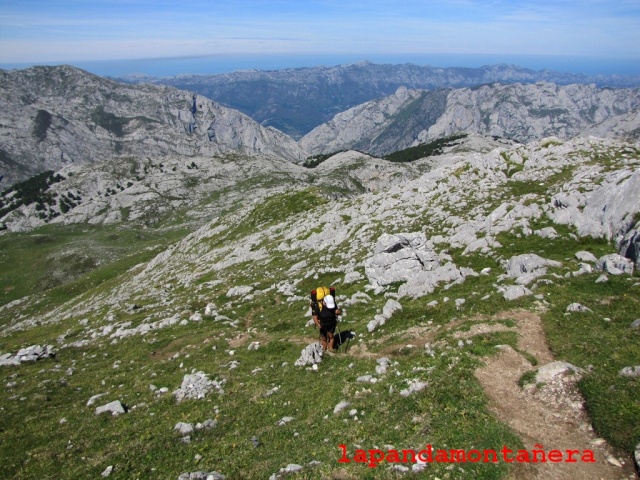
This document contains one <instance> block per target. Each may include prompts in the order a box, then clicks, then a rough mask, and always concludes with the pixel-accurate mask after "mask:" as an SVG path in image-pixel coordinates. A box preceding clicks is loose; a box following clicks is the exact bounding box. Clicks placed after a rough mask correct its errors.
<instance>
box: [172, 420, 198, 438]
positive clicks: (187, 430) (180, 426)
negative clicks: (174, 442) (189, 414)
mask: <svg viewBox="0 0 640 480" xmlns="http://www.w3.org/2000/svg"><path fill="white" fill-rule="evenodd" d="M173 429H174V430H176V431H177V432H178V433H179V434H180V435H190V434H191V433H193V424H192V423H185V422H178V423H176V426H175V427H173Z"/></svg>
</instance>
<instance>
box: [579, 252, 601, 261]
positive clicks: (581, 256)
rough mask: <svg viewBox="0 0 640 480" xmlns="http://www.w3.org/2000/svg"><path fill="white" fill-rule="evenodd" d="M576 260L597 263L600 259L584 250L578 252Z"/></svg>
mask: <svg viewBox="0 0 640 480" xmlns="http://www.w3.org/2000/svg"><path fill="white" fill-rule="evenodd" d="M576 258H577V259H578V260H580V261H581V262H589V263H596V262H597V261H598V259H597V258H596V256H595V255H594V254H593V253H591V252H586V251H584V250H581V251H579V252H576Z"/></svg>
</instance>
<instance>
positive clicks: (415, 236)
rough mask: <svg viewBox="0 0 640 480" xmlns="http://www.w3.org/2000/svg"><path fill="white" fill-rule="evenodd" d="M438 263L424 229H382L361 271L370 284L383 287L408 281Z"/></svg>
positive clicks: (431, 268)
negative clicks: (381, 233) (395, 230)
mask: <svg viewBox="0 0 640 480" xmlns="http://www.w3.org/2000/svg"><path fill="white" fill-rule="evenodd" d="M438 265H439V260H438V256H437V254H436V252H435V251H434V249H433V245H432V243H431V242H429V241H428V240H427V238H426V236H425V235H424V233H422V232H417V233H400V234H393V235H391V234H387V233H385V234H383V235H381V236H380V238H378V241H377V243H376V246H375V248H374V253H373V255H372V256H371V257H369V258H368V259H367V260H365V274H366V275H367V277H368V278H369V282H370V283H371V285H373V286H374V287H383V286H386V285H389V284H392V283H394V282H406V281H409V280H410V279H411V278H412V277H414V276H415V275H416V274H418V273H420V272H424V271H428V270H433V269H434V268H435V267H437V266H438Z"/></svg>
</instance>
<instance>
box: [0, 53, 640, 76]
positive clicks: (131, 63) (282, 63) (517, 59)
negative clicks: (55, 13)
mask: <svg viewBox="0 0 640 480" xmlns="http://www.w3.org/2000/svg"><path fill="white" fill-rule="evenodd" d="M364 61H369V62H372V63H378V64H404V63H412V64H415V65H421V66H426V65H429V66H433V67H440V68H447V67H462V68H479V67H482V66H487V65H498V64H508V65H514V66H517V67H522V68H528V69H530V70H535V71H540V70H550V71H554V72H559V73H573V74H584V75H588V76H596V75H624V76H640V58H636V59H623V58H596V57H578V56H563V55H553V56H551V55H477V54H474V55H471V54H468V55H465V54H429V55H427V54H425V55H406V54H398V55H393V54H384V55H383V54H371V55H365V54H349V55H347V54H341V55H329V54H323V55H284V54H278V55H208V56H191V57H171V58H143V59H123V60H90V61H87V60H84V61H68V62H66V61H59V62H40V63H37V62H30V63H0V68H2V69H4V70H14V69H23V68H29V67H31V66H34V65H65V64H67V65H73V66H75V67H78V68H81V69H83V70H86V71H88V72H91V73H94V74H96V75H100V76H108V77H116V78H117V77H128V76H133V75H144V76H150V77H173V76H176V75H188V74H193V75H216V74H221V73H230V72H234V71H238V70H281V69H285V68H304V67H319V66H325V67H332V66H336V65H344V64H354V63H358V62H364Z"/></svg>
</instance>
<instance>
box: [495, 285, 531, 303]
mask: <svg viewBox="0 0 640 480" xmlns="http://www.w3.org/2000/svg"><path fill="white" fill-rule="evenodd" d="M498 291H499V292H500V293H502V296H503V297H504V299H505V300H516V299H518V298H520V297H525V296H527V295H533V292H532V291H531V290H529V289H528V288H527V287H525V286H523V285H509V286H506V287H500V288H499V289H498Z"/></svg>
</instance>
